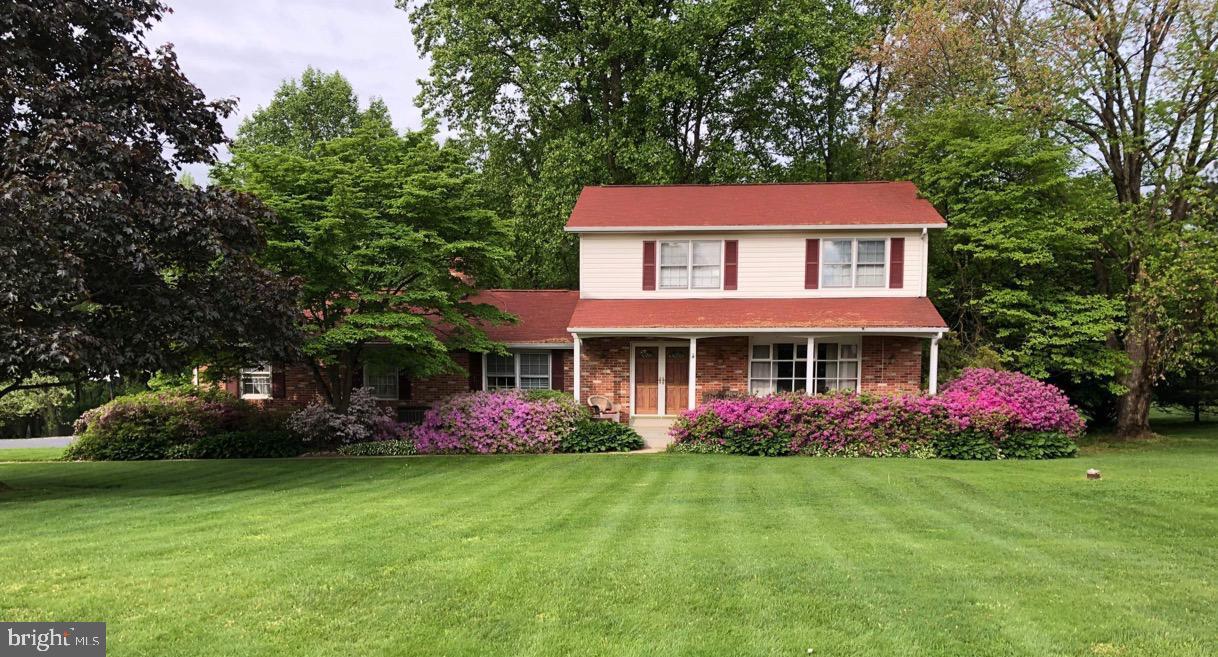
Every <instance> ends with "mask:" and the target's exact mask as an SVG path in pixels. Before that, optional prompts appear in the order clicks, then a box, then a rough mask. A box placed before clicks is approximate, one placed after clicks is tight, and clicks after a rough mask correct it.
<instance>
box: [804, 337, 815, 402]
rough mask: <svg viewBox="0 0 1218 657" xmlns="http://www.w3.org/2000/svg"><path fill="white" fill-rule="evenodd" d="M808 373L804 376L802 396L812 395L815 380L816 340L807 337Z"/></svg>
mask: <svg viewBox="0 0 1218 657" xmlns="http://www.w3.org/2000/svg"><path fill="white" fill-rule="evenodd" d="M807 362H808V371H807V372H805V376H804V394H805V395H810V394H812V384H813V383H815V378H816V338H814V337H812V336H810V335H809V336H808V358H807Z"/></svg>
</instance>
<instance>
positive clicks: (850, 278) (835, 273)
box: [821, 239, 887, 287]
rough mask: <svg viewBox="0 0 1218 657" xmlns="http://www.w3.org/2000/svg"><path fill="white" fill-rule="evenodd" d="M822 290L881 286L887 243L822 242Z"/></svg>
mask: <svg viewBox="0 0 1218 657" xmlns="http://www.w3.org/2000/svg"><path fill="white" fill-rule="evenodd" d="M822 244H823V246H822V247H821V248H822V250H823V252H822V254H821V281H822V284H823V285H824V286H825V287H884V281H885V280H886V277H885V273H886V272H885V269H886V268H887V264H886V263H887V259H886V258H885V253H884V251H885V247H886V244H887V240H882V239H879V240H859V239H848V240H822Z"/></svg>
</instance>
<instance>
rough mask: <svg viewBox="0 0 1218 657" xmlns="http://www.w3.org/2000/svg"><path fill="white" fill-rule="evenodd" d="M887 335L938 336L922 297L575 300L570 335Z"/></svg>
mask: <svg viewBox="0 0 1218 657" xmlns="http://www.w3.org/2000/svg"><path fill="white" fill-rule="evenodd" d="M786 329H790V330H792V331H801V330H809V331H815V330H826V329H827V330H835V329H836V330H858V331H867V330H886V329H887V330H892V331H896V332H940V331H945V330H947V323H946V322H944V321H943V317H941V316H940V315H939V311H938V310H936V309H935V306H934V304H932V303H931V302H930V299H927V298H926V297H861V298H860V297H855V298H829V299H826V298H798V299H791V298H784V299H735V298H733V299H580V300H579V303H577V304H576V305H575V312H574V313H573V314H572V316H571V325H570V327H569V328H568V330H570V331H571V332H573V333H598V332H602V333H603V332H609V333H622V332H626V331H635V330H637V331H647V330H653V331H662V332H665V333H672V332H675V331H689V332H694V333H697V332H716V333H722V332H724V331H759V330H760V331H779V330H786Z"/></svg>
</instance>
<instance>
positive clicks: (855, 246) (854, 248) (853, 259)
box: [820, 237, 892, 290]
mask: <svg viewBox="0 0 1218 657" xmlns="http://www.w3.org/2000/svg"><path fill="white" fill-rule="evenodd" d="M829 242H850V284H849V285H830V284H829V282H828V280H829V279H828V278H827V277H826V276H825V268H826V267H829V266H833V265H835V264H836V265H841V264H844V263H830V262H826V259H825V254H826V253H827V252H828V248H829ZM859 242H883V243H884V262H883V266H884V273H883V274H881V278H880V284H879V285H859V284H858V278H859ZM891 248H892V240H891V238H888V237H826V238H823V239H821V241H820V282H821V287H825V288H829V289H847V288H851V289H852V288H860V289H865V290H882V289H887V288H888V267H889V263H890V262H891V257H892V256H891V251H890V249H891ZM867 264H875V263H867Z"/></svg>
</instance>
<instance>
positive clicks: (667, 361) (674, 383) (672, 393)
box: [660, 347, 689, 415]
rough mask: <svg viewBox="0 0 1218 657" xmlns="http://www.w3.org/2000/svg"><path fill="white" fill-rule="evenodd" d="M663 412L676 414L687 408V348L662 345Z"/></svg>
mask: <svg viewBox="0 0 1218 657" xmlns="http://www.w3.org/2000/svg"><path fill="white" fill-rule="evenodd" d="M663 349H664V377H663V381H661V382H660V383H661V384H662V386H663V388H664V413H665V414H666V415H676V414H677V413H681V412H684V411H687V410H689V350H688V349H686V348H684V347H664V348H663Z"/></svg>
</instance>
